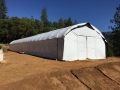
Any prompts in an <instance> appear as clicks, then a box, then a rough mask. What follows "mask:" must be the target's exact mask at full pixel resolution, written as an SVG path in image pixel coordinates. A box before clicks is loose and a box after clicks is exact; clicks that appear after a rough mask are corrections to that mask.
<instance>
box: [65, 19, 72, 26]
mask: <svg viewBox="0 0 120 90" xmlns="http://www.w3.org/2000/svg"><path fill="white" fill-rule="evenodd" d="M71 25H73V23H72V20H71V18H70V17H69V18H68V19H67V21H66V24H65V26H66V27H68V26H71Z"/></svg>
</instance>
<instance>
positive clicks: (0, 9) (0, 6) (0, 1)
mask: <svg viewBox="0 0 120 90" xmlns="http://www.w3.org/2000/svg"><path fill="white" fill-rule="evenodd" d="M6 14H7V7H6V2H5V0H0V19H5V18H7V15H6Z"/></svg>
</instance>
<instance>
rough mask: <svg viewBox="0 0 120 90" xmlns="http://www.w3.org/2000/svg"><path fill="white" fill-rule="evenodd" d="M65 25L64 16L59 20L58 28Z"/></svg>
mask: <svg viewBox="0 0 120 90" xmlns="http://www.w3.org/2000/svg"><path fill="white" fill-rule="evenodd" d="M64 26H65V25H64V21H63V19H62V18H60V19H59V21H58V28H63V27H64Z"/></svg>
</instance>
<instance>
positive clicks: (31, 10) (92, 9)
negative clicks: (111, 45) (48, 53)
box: [6, 0, 120, 32]
mask: <svg viewBox="0 0 120 90" xmlns="http://www.w3.org/2000/svg"><path fill="white" fill-rule="evenodd" d="M119 4H120V0H6V6H7V8H8V13H7V15H8V16H10V17H12V16H17V17H20V18H21V17H28V18H30V17H31V16H33V17H34V18H35V19H40V16H41V12H42V9H43V8H44V7H46V9H47V14H48V20H49V21H52V22H54V21H58V20H59V19H60V18H63V19H67V18H69V17H70V18H71V19H72V20H73V21H74V20H77V22H78V23H85V22H89V23H91V24H92V25H94V26H95V27H97V28H98V29H99V30H100V31H102V32H106V31H111V29H109V28H108V27H109V26H111V25H113V24H111V23H110V19H113V17H114V14H115V12H116V7H118V5H119Z"/></svg>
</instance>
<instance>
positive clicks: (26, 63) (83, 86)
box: [0, 51, 120, 90]
mask: <svg viewBox="0 0 120 90" xmlns="http://www.w3.org/2000/svg"><path fill="white" fill-rule="evenodd" d="M0 90H120V58H116V57H111V58H107V59H105V60H104V59H103V60H83V61H78V60H76V61H71V62H64V61H56V60H49V59H45V58H40V57H35V56H31V55H27V54H19V53H15V52H10V51H9V52H5V53H4V62H1V63H0Z"/></svg>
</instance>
